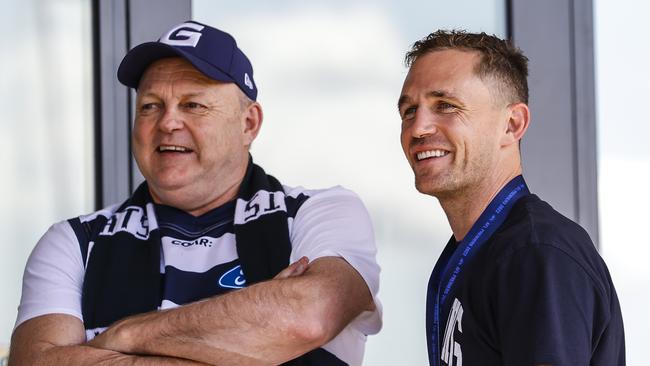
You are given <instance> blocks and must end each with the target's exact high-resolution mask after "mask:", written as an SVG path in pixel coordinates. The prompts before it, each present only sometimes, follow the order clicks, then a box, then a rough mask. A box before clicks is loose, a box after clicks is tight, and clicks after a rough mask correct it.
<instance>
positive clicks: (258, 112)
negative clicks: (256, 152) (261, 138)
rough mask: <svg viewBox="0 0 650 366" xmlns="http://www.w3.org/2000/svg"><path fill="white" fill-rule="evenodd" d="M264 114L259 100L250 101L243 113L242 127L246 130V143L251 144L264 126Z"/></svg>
mask: <svg viewBox="0 0 650 366" xmlns="http://www.w3.org/2000/svg"><path fill="white" fill-rule="evenodd" d="M263 119H264V114H263V113H262V106H261V105H260V104H259V103H257V102H252V103H250V104H249V105H248V106H247V107H246V109H245V110H244V112H243V113H242V127H243V132H244V143H245V144H246V145H247V146H250V145H251V144H252V143H253V141H254V140H255V138H256V137H257V134H258V133H259V132H260V128H262V120H263Z"/></svg>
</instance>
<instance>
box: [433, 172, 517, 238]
mask: <svg viewBox="0 0 650 366" xmlns="http://www.w3.org/2000/svg"><path fill="white" fill-rule="evenodd" d="M518 175H521V167H518V168H517V169H516V170H513V171H511V172H503V173H502V174H500V175H495V176H493V177H490V178H489V179H485V180H483V181H482V182H480V184H475V185H473V186H472V187H468V188H466V189H463V190H462V191H459V192H455V193H454V194H453V195H450V196H448V197H441V198H439V200H440V205H441V206H442V209H443V210H444V211H445V214H446V215H447V220H449V225H450V226H451V230H452V231H453V233H454V238H455V239H456V241H461V240H463V239H464V238H465V235H467V233H468V232H469V230H470V229H471V228H472V226H473V225H474V223H475V222H476V220H478V218H479V217H480V216H481V214H482V213H483V211H485V209H486V208H487V206H488V205H489V204H490V202H491V201H492V200H493V199H494V197H495V196H496V195H497V194H498V193H499V191H501V189H503V187H504V186H505V185H506V184H508V182H510V181H511V180H512V179H514V178H515V177H516V176H518Z"/></svg>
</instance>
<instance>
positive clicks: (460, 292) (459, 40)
mask: <svg viewBox="0 0 650 366" xmlns="http://www.w3.org/2000/svg"><path fill="white" fill-rule="evenodd" d="M406 61H407V64H408V65H409V66H410V70H409V73H408V75H407V77H406V80H405V81H404V86H403V88H402V93H401V96H400V99H399V103H398V104H399V112H400V115H401V118H402V134H401V141H402V147H403V149H404V153H405V154H406V158H407V160H408V161H409V163H410V165H411V167H412V169H413V172H414V173H415V185H416V188H417V189H418V190H419V191H420V192H422V193H424V194H428V195H432V196H435V197H436V198H438V200H439V201H440V204H441V206H442V208H443V210H444V211H445V214H446V215H447V219H448V220H449V224H450V226H451V229H452V231H453V236H452V237H451V239H450V240H449V243H448V244H447V246H446V247H445V249H444V251H443V252H442V255H441V257H440V258H439V259H438V262H437V264H436V265H435V268H434V270H433V273H432V275H431V279H430V281H429V288H428V296H427V328H426V329H427V345H428V348H429V362H430V364H431V365H450V366H451V365H459V366H460V365H464V366H472V365H481V366H488V365H495V366H496V365H512V366H519V365H531V366H532V365H554V366H562V365H566V366H577V365H585V366H587V365H591V366H596V365H598V366H605V365H607V366H612V365H624V364H625V352H624V339H623V322H622V318H621V311H620V308H619V303H618V300H617V297H616V292H615V290H614V286H613V284H612V281H611V279H610V276H609V273H608V271H607V267H606V266H605V263H604V262H603V260H602V259H601V257H600V256H599V255H598V253H597V252H596V250H595V248H594V246H593V244H592V242H591V240H590V238H589V236H588V235H587V233H586V232H585V231H584V230H583V229H582V228H581V227H580V226H578V225H577V224H576V223H574V222H572V221H570V220H569V219H567V218H565V217H563V216H562V215H560V214H559V213H558V212H557V211H555V210H554V209H553V208H551V206H549V205H548V204H547V203H545V202H544V201H542V200H540V199H539V198H538V197H537V196H535V195H533V194H530V193H529V191H528V188H527V186H526V183H525V181H524V179H523V177H522V175H521V174H522V168H521V159H520V150H519V142H520V140H521V138H522V137H523V135H524V133H525V132H526V129H527V128H528V124H529V118H530V117H529V116H530V115H529V110H528V106H527V103H528V85H527V80H526V79H527V75H528V71H527V59H526V57H525V56H524V55H523V54H522V53H521V51H520V50H518V49H517V48H515V47H513V46H512V45H511V44H510V43H509V42H507V41H503V40H500V39H498V38H496V37H494V36H489V35H486V34H484V33H482V34H471V33H465V32H447V31H438V32H435V33H432V34H430V35H429V36H427V37H426V38H424V39H422V40H421V41H418V42H416V43H415V44H414V46H413V48H412V50H411V51H410V52H409V53H408V54H407V56H406Z"/></svg>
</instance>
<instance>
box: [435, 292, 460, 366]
mask: <svg viewBox="0 0 650 366" xmlns="http://www.w3.org/2000/svg"><path fill="white" fill-rule="evenodd" d="M462 320H463V304H461V303H460V301H459V300H458V299H456V298H454V303H453V305H452V306H451V311H450V312H449V317H448V318H447V326H446V327H445V338H444V340H443V342H442V352H441V354H440V358H441V359H442V362H444V363H445V364H447V365H449V366H454V365H455V366H463V352H462V351H461V349H460V344H458V342H456V341H454V328H456V326H458V331H459V332H461V333H462V332H463V325H462ZM454 357H456V363H455V364H454V363H453V361H454Z"/></svg>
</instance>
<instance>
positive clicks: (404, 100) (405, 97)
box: [397, 95, 411, 110]
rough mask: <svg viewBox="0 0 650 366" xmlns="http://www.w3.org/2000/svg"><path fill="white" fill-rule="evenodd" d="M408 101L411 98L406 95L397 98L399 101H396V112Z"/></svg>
mask: <svg viewBox="0 0 650 366" xmlns="http://www.w3.org/2000/svg"><path fill="white" fill-rule="evenodd" d="M410 101H411V98H409V96H408V95H402V96H401V97H399V100H398V101H397V109H398V110H399V109H401V108H402V105H404V104H406V103H408V102H410Z"/></svg>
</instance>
